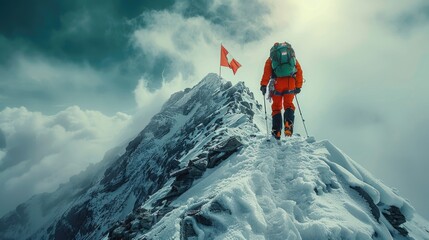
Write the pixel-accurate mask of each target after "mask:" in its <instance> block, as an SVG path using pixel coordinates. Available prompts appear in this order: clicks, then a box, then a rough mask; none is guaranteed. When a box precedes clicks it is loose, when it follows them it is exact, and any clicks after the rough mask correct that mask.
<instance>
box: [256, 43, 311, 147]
mask: <svg viewBox="0 0 429 240" xmlns="http://www.w3.org/2000/svg"><path fill="white" fill-rule="evenodd" d="M302 83H303V76H302V69H301V65H300V64H299V62H298V60H296V58H295V52H294V50H293V49H292V46H291V45H290V44H289V43H287V42H283V43H275V44H274V46H273V47H272V48H271V50H270V57H269V58H268V59H267V61H266V62H265V67H264V74H263V75H262V79H261V91H262V94H263V95H264V97H265V93H266V92H267V85H269V86H268V90H269V96H270V97H271V98H272V101H273V103H272V105H271V109H272V120H273V126H272V131H271V134H272V135H273V136H274V137H275V138H276V139H280V136H281V130H282V113H281V111H282V105H283V107H284V119H283V126H284V134H285V136H287V137H290V136H292V133H293V123H294V119H295V114H294V113H295V105H294V104H293V98H294V96H295V94H298V93H300V92H301V87H302Z"/></svg>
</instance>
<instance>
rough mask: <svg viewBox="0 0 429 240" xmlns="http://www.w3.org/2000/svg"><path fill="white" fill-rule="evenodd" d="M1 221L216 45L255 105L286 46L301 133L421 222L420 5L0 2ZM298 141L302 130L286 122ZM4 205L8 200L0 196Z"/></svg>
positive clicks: (424, 59) (423, 84)
mask: <svg viewBox="0 0 429 240" xmlns="http://www.w3.org/2000/svg"><path fill="white" fill-rule="evenodd" d="M0 5H1V6H2V7H1V8H0V201H1V204H0V215H3V214H5V213H6V212H7V211H10V210H12V209H13V208H14V207H16V205H17V204H18V203H19V202H23V201H25V200H27V199H28V198H29V197H31V196H32V195H33V194H35V193H40V192H45V191H53V190H55V189H56V188H57V187H58V185H59V184H60V183H64V182H67V181H68V179H69V178H70V176H72V175H74V174H76V173H78V172H80V171H82V170H83V169H85V168H86V167H87V166H88V165H89V164H94V163H96V162H98V161H100V160H101V159H102V158H103V155H104V153H105V152H106V151H107V150H108V149H111V148H113V147H115V146H118V145H124V144H126V143H127V141H129V140H130V139H131V138H132V137H133V136H135V135H137V134H138V132H139V131H141V130H142V129H143V128H144V126H145V124H147V122H148V121H149V120H150V117H151V116H153V115H154V114H155V113H157V112H158V111H159V110H160V108H161V106H162V103H163V102H165V101H166V100H167V99H168V97H169V96H170V95H171V94H172V93H174V92H176V91H179V90H182V89H184V88H187V87H192V86H193V85H194V84H196V83H197V82H198V81H199V80H201V79H202V78H203V77H204V76H206V75H207V74H208V73H211V72H215V73H218V71H219V53H220V43H221V42H222V43H223V45H224V46H225V47H226V48H227V49H228V50H229V52H230V54H231V55H232V56H233V57H234V58H235V59H236V60H237V61H239V62H240V63H241V65H242V67H241V68H240V69H239V70H238V72H237V74H236V75H233V74H232V72H231V71H230V70H229V69H227V68H223V69H222V77H224V78H225V79H227V80H230V81H232V82H233V83H237V82H239V81H244V82H245V83H246V85H247V86H248V87H249V88H250V89H251V90H252V91H253V92H254V93H255V97H256V99H257V100H258V101H259V102H261V103H262V101H263V98H262V95H261V94H260V92H259V81H260V79H261V76H262V70H263V65H264V62H265V60H266V58H267V57H268V55H269V49H270V47H271V46H272V44H273V43H274V42H279V41H288V42H289V43H291V44H292V46H293V47H294V49H295V52H296V55H297V58H298V60H299V61H300V63H301V66H302V68H303V72H304V78H305V83H304V86H303V88H302V92H301V94H299V96H298V99H299V103H300V106H301V108H302V114H303V117H304V119H305V123H306V125H307V128H308V131H309V134H310V135H312V136H314V137H315V138H316V139H317V140H323V139H328V140H330V141H331V142H332V143H333V144H335V145H336V146H338V147H339V148H340V149H342V150H343V151H344V152H345V153H346V154H348V155H349V156H350V157H351V158H352V159H353V160H355V161H357V162H358V163H360V164H361V165H362V166H363V167H365V168H366V169H368V170H369V171H370V172H371V173H372V174H374V175H375V176H376V177H377V178H379V179H380V180H381V181H383V182H384V183H385V184H387V185H388V186H391V187H392V188H395V189H397V191H398V194H400V195H401V196H403V197H405V198H407V199H409V200H410V202H411V204H412V205H413V206H414V207H416V209H417V212H419V213H420V214H421V215H423V216H424V217H425V218H426V219H429V209H428V208H427V206H426V202H427V198H428V197H429V188H428V187H427V183H428V182H429V177H428V174H427V173H426V171H427V169H429V161H428V160H429V157H428V153H427V144H428V140H427V138H428V136H429V125H428V124H427V122H428V121H429V110H428V109H429V106H428V105H429V99H428V97H427V89H428V87H429V81H428V79H429V68H428V67H427V66H428V65H429V46H428V44H427V41H428V39H429V24H428V23H429V3H428V2H427V1H424V0H394V1H393V2H392V1H388V0H379V1H357V0H327V1H323V2H320V1H316V0H299V1H298V0H286V1H285V0H265V1H262V0H228V1H227V0H199V1H196V0H185V1H182V0H181V1H176V0H171V1H126V2H124V1H119V0H104V1H101V0H94V1H84V0H76V1H54V0H48V1H44V3H43V5H41V4H40V3H38V2H36V1H34V0H30V1H23V0H17V1H13V2H12V1H5V0H0ZM295 126H296V132H298V133H301V134H305V132H304V130H303V127H302V124H301V118H300V116H299V114H298V113H296V123H295ZM6 196H7V197H6Z"/></svg>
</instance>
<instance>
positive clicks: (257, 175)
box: [146, 117, 429, 240]
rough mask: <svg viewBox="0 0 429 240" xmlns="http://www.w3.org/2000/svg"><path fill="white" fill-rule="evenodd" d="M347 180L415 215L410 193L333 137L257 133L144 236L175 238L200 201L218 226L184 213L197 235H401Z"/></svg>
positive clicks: (423, 235)
mask: <svg viewBox="0 0 429 240" xmlns="http://www.w3.org/2000/svg"><path fill="white" fill-rule="evenodd" d="M237 118H239V117H235V118H233V119H232V120H233V121H235V120H236V119H237ZM350 186H360V187H362V188H363V189H364V190H365V191H367V192H368V193H369V195H370V196H371V197H372V198H373V200H374V202H375V203H383V204H386V205H395V206H398V207H399V208H401V210H405V212H407V214H406V215H407V218H409V219H413V218H412V216H413V213H414V210H413V209H412V208H411V207H410V205H409V203H408V202H407V201H406V200H404V199H403V198H401V197H399V196H397V195H396V194H394V193H393V191H392V190H391V189H390V188H388V187H386V186H385V185H383V184H382V183H381V182H379V181H378V180H376V179H375V178H373V177H372V176H371V174H370V173H368V172H367V171H365V170H364V169H363V168H362V167H361V166H359V165H358V164H357V163H356V162H354V161H353V160H351V159H350V158H349V157H347V156H346V155H345V154H343V153H342V152H341V151H340V150H338V149H337V148H336V147H335V146H334V145H333V144H332V143H330V142H329V141H320V142H314V143H308V142H307V141H306V139H305V138H302V137H292V138H289V139H288V140H287V141H283V142H282V145H281V146H278V145H277V144H275V143H270V142H267V141H265V136H262V135H257V136H255V137H253V138H249V139H247V141H246V147H245V148H244V149H243V150H241V151H240V152H239V153H238V154H236V155H233V156H232V157H230V158H229V159H228V160H227V161H225V162H223V163H222V164H221V165H220V166H218V167H217V168H215V169H213V170H209V171H207V172H206V173H205V175H204V176H203V177H202V178H201V179H200V180H199V181H197V182H195V183H194V185H193V186H192V188H191V189H189V190H188V191H187V192H185V193H184V194H183V195H182V196H180V197H179V198H178V199H177V200H175V201H174V202H173V204H172V205H174V206H178V208H177V209H175V210H174V211H173V212H171V213H170V214H169V216H167V217H165V219H166V220H165V221H160V222H159V223H158V224H157V225H156V226H155V227H154V229H153V230H152V231H151V232H149V233H148V234H146V236H147V237H149V238H153V239H157V238H159V239H170V238H178V237H179V235H178V233H179V232H180V223H179V221H178V219H181V216H183V213H184V212H186V211H187V210H190V209H194V208H195V205H201V204H202V203H203V206H202V207H201V210H200V211H201V213H202V214H203V215H204V216H205V217H208V218H209V219H211V220H212V221H213V222H214V226H204V225H202V224H198V223H196V222H195V219H194V218H190V217H189V216H186V217H185V219H189V220H190V221H193V227H194V229H195V231H196V233H197V234H198V238H196V239H212V238H213V239H359V240H361V239H362V240H363V239H401V237H399V235H398V236H396V237H395V238H392V235H391V234H390V233H389V231H395V230H394V229H393V228H392V227H391V226H390V224H389V223H388V221H387V220H386V219H384V217H383V216H381V222H380V223H379V222H377V220H376V219H375V218H374V216H373V215H372V214H371V212H370V209H369V206H368V204H367V203H366V202H365V200H364V199H363V198H362V197H361V196H360V195H359V194H358V193H357V192H355V191H354V190H353V189H351V188H350ZM213 202H217V203H219V204H220V205H222V206H223V207H224V208H226V209H228V210H229V211H230V212H231V214H226V213H221V214H219V213H213V212H211V211H209V206H210V204H208V203H213ZM147 206H148V205H147ZM147 206H146V207H147ZM416 219H418V220H416V221H417V222H420V223H421V222H423V223H424V224H426V223H425V220H424V219H421V218H416ZM411 225H412V226H413V227H408V229H409V230H411V231H410V237H413V238H414V239H429V234H428V233H427V232H425V231H424V230H422V229H423V226H422V225H420V227H417V229H418V230H417V229H415V228H416V227H415V226H416V225H417V224H411ZM427 226H428V225H426V228H427Z"/></svg>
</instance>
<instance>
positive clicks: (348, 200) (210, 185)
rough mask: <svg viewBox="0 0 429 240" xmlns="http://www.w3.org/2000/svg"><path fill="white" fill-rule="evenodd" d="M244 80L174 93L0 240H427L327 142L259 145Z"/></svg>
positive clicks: (255, 107)
mask: <svg viewBox="0 0 429 240" xmlns="http://www.w3.org/2000/svg"><path fill="white" fill-rule="evenodd" d="M265 131H266V129H265V120H264V117H263V113H262V107H261V105H260V104H258V103H257V101H256V100H255V98H254V96H253V94H252V93H251V92H250V91H249V89H248V88H246V87H245V85H244V83H238V84H236V85H232V84H231V83H230V82H228V81H225V80H223V79H219V77H218V76H217V75H216V74H209V75H208V76H206V77H205V78H204V79H203V80H202V81H201V82H200V83H199V84H197V85H196V86H195V87H193V88H192V89H185V90H184V91H181V92H177V93H175V94H173V95H172V96H171V97H170V99H169V100H168V101H167V102H166V103H165V104H164V106H163V108H162V110H161V112H160V113H159V114H157V115H155V116H154V117H153V118H152V120H151V122H150V123H149V124H148V125H147V126H146V127H145V128H144V129H143V131H141V132H140V133H139V135H138V136H137V137H136V138H135V139H134V140H133V141H131V142H130V143H129V144H128V146H127V147H126V149H122V148H118V149H113V150H111V151H110V152H109V153H108V154H106V157H105V159H104V160H103V161H101V162H100V163H99V164H96V165H94V166H91V167H90V168H88V169H87V170H86V171H85V172H83V173H81V174H79V175H78V176H75V177H73V178H72V179H71V181H70V182H69V183H67V184H64V185H62V186H61V187H60V188H59V189H58V190H57V191H55V192H53V193H49V194H48V193H47V194H41V195H36V196H34V197H33V198H32V199H30V200H29V201H27V202H26V203H23V204H21V205H19V206H18V207H17V208H16V210H15V211H13V212H10V213H9V214H7V215H5V216H4V217H3V218H1V219H0V239H103V238H104V239H131V238H135V239H429V232H428V231H429V223H428V222H427V221H426V220H424V219H423V218H421V217H420V216H419V215H418V214H417V213H415V210H414V209H413V207H412V206H411V205H410V203H409V202H407V201H406V200H405V199H403V198H402V197H400V196H399V195H397V194H396V193H395V191H394V190H392V189H391V188H389V187H387V186H385V185H384V184H383V183H381V182H380V181H379V180H377V179H376V178H374V177H373V176H372V175H371V174H370V173H368V172H367V171H366V170H365V169H364V168H363V167H361V166H359V165H358V164H357V163H356V162H354V161H353V160H351V159H350V158H349V157H347V155H345V154H344V153H342V152H341V151H340V150H339V149H337V148H336V147H335V146H334V145H333V144H331V143H330V142H329V141H314V139H305V138H302V137H300V136H294V137H292V138H288V139H287V140H286V141H284V142H282V144H281V146H279V145H277V144H274V143H272V142H267V141H266V132H265Z"/></svg>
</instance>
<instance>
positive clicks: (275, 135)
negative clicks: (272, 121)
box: [271, 129, 282, 140]
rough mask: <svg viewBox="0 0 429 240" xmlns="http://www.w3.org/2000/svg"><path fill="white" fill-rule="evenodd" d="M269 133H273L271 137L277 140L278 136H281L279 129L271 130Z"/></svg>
mask: <svg viewBox="0 0 429 240" xmlns="http://www.w3.org/2000/svg"><path fill="white" fill-rule="evenodd" d="M271 135H273V137H274V138H275V139H277V140H280V137H281V135H282V134H281V132H280V131H277V130H274V129H273V130H271Z"/></svg>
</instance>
